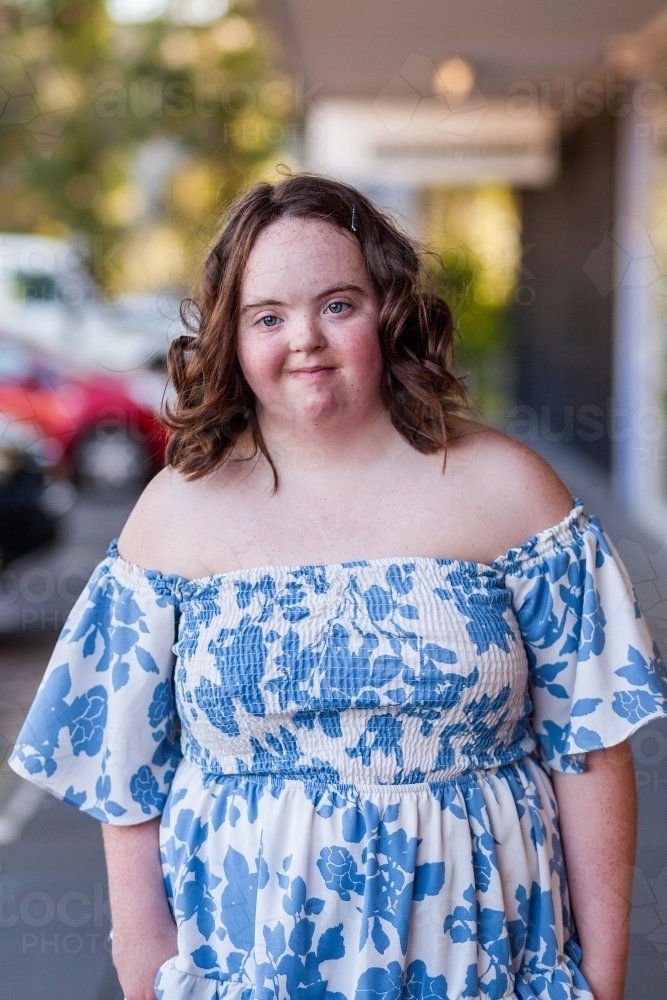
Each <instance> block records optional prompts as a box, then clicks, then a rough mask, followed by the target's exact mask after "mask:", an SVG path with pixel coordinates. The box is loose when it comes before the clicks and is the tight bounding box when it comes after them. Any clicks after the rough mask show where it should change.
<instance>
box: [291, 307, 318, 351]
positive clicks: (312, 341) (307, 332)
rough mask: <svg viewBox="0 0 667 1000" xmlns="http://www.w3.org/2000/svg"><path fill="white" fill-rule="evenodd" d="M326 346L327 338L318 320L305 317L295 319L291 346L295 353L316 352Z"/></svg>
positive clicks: (312, 317) (308, 316) (309, 316)
mask: <svg viewBox="0 0 667 1000" xmlns="http://www.w3.org/2000/svg"><path fill="white" fill-rule="evenodd" d="M325 344H326V337H325V335H324V331H323V330H322V326H321V324H320V323H319V322H318V320H317V318H316V317H314V316H311V315H304V316H300V317H298V318H295V322H294V325H293V326H292V331H291V337H290V346H291V348H292V350H293V351H316V350H318V349H319V348H321V347H324V346H325Z"/></svg>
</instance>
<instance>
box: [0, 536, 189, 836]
mask: <svg viewBox="0 0 667 1000" xmlns="http://www.w3.org/2000/svg"><path fill="white" fill-rule="evenodd" d="M154 576H155V577H156V579H154V580H152V579H151V574H149V573H144V572H143V571H142V570H140V569H139V568H138V567H136V566H132V564H130V563H126V562H124V560H122V559H121V558H120V557H119V556H118V555H117V550H115V549H114V547H113V546H112V548H111V549H110V552H109V556H108V557H107V559H106V560H105V561H104V562H102V563H100V565H99V566H98V567H97V569H96V570H95V572H94V573H93V575H92V577H91V579H90V581H89V583H88V584H87V586H86V588H85V589H84V591H83V593H82V594H81V596H80V597H79V599H78V601H77V602H76V604H75V605H74V607H73V609H72V611H71V613H70V615H69V617H68V619H67V621H66V623H65V627H64V628H63V631H62V633H61V635H60V637H59V639H58V642H57V643H56V646H55V649H54V651H53V655H52V656H51V659H50V661H49V664H48V667H47V669H46V673H45V675H44V678H43V680H42V682H41V684H40V687H39V689H38V691H37V695H36V696H35V700H34V702H33V704H32V707H31V708H30V710H29V712H28V715H27V718H26V720H25V723H24V725H23V728H22V729H21V732H20V734H19V738H18V741H17V743H16V746H15V748H14V750H13V753H12V755H11V757H10V760H9V764H10V766H11V767H12V768H13V769H14V771H16V772H17V774H19V775H21V776H22V777H24V778H27V779H28V781H31V782H33V783H34V784H36V785H38V786H39V787H41V788H44V789H45V790H47V791H49V792H51V793H53V794H54V795H56V796H57V797H58V798H60V799H63V800H64V801H65V802H68V803H70V804H71V805H74V806H76V807H77V808H79V809H81V810H83V812H86V813H88V814H89V815H91V816H94V817H95V818H96V819H100V820H104V821H106V822H108V823H113V824H118V825H130V824H133V823H141V822H144V821H145V820H148V819H151V818H153V817H154V816H157V815H159V814H160V813H161V812H162V810H163V808H164V806H165V802H166V798H167V793H168V791H169V787H170V785H171V781H172V779H173V776H174V770H175V767H176V765H177V763H178V761H179V759H180V756H181V752H180V744H179V738H178V718H177V715H176V711H175V705H174V693H173V668H174V654H173V646H174V643H175V624H176V600H175V597H174V595H173V594H172V593H170V591H169V588H168V587H167V586H165V585H164V584H165V582H166V581H167V580H168V578H165V577H159V574H154ZM158 578H159V579H158ZM160 583H161V584H162V585H161V586H160V585H159V584H160Z"/></svg>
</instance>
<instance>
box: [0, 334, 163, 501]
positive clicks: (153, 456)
mask: <svg viewBox="0 0 667 1000" xmlns="http://www.w3.org/2000/svg"><path fill="white" fill-rule="evenodd" d="M156 380H160V376H159V375H157V374H156V373H151V372H139V373H137V374H136V375H133V377H132V378H131V379H121V378H118V377H115V376H107V375H106V374H104V373H97V372H93V373H91V372H83V371H81V372H74V371H72V369H71V367H69V366H67V365H65V364H63V363H62V362H60V361H58V360H57V359H55V358H52V357H51V356H50V355H48V354H46V353H44V352H43V351H41V350H37V349H33V348H31V347H28V346H26V345H25V344H23V343H20V342H17V341H16V340H12V339H10V338H7V337H0V414H4V415H5V416H7V417H9V418H10V419H11V420H12V422H13V423H14V425H15V426H16V425H22V426H23V428H24V437H26V440H27V439H29V438H32V439H33V440H34V443H35V447H38V449H39V452H40V455H41V456H42V459H43V460H44V456H46V460H47V461H49V462H50V463H51V464H53V465H57V464H58V463H60V462H64V463H66V464H67V465H68V466H69V469H70V470H71V474H72V476H73V478H74V479H75V481H76V482H77V483H78V484H80V485H83V486H94V487H99V488H104V489H116V490H117V489H125V488H128V487H137V486H139V485H141V484H143V482H145V481H147V480H148V479H149V478H150V476H151V475H152V474H153V473H154V472H156V471H157V470H158V469H159V468H160V467H161V465H162V462H163V456H164V446H165V435H164V431H163V429H162V427H161V425H160V423H159V421H158V419H157V417H156V414H155V410H154V409H153V407H152V406H151V405H150V402H149V400H150V397H151V396H152V397H153V400H154V402H155V404H157V405H159V395H160V393H159V392H158V393H156V391H155V390H156ZM156 396H157V397H158V398H156ZM27 443H28V444H29V443H30V442H29V441H28V440H27Z"/></svg>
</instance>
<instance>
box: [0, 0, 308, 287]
mask: <svg viewBox="0 0 667 1000" xmlns="http://www.w3.org/2000/svg"><path fill="white" fill-rule="evenodd" d="M260 27H261V26H259V25H258V24H257V22H256V19H255V18H254V17H253V14H252V10H251V9H250V8H249V7H248V6H247V5H244V6H242V7H241V6H237V7H235V8H234V9H233V10H232V11H231V12H230V13H228V14H227V15H226V16H225V18H223V19H221V20H219V21H218V22H217V23H215V24H212V25H207V26H199V27H197V26H194V27H192V26H185V25H176V24H174V23H172V22H170V21H169V20H167V19H161V20H155V21H152V22H149V23H146V24H139V25H117V24H114V23H113V22H112V21H111V20H110V18H109V16H108V14H107V12H106V8H105V6H104V3H103V2H102V0H39V2H35V0H22V2H19V3H17V4H6V5H5V6H2V7H0V53H3V55H0V88H2V90H0V137H1V139H0V179H1V181H2V184H1V189H2V193H0V230H5V231H7V230H12V231H18V232H41V233H46V234H52V235H67V234H77V235H83V236H84V237H85V238H86V239H87V241H88V243H89V246H90V248H91V253H92V266H93V270H94V271H95V272H96V277H97V278H98V279H99V280H100V281H101V282H102V283H103V284H106V285H107V287H112V288H117V289H119V290H120V289H122V288H123V287H126V286H128V283H129V287H132V280H133V274H132V270H133V267H132V261H133V260H134V259H136V247H137V242H139V243H141V241H142V240H143V241H144V243H146V244H147V243H150V240H151V239H153V240H154V241H155V240H156V239H157V240H158V243H159V240H160V239H161V240H162V243H161V244H160V245H164V246H166V247H171V248H172V249H173V252H174V253H178V254H180V255H181V261H180V264H179V267H178V268H177V271H178V275H179V276H180V278H181V279H182V283H187V281H188V278H189V272H190V270H191V263H192V254H189V255H188V252H187V250H188V247H190V248H191V249H195V250H196V248H197V247H198V246H200V245H201V244H202V242H203V241H204V240H206V238H207V237H208V236H209V235H210V234H209V232H208V227H210V225H211V221H210V220H211V219H212V218H214V217H215V215H216V213H217V212H218V211H219V210H220V208H221V207H222V206H224V204H225V203H227V202H228V201H229V200H230V199H231V198H233V197H234V196H235V195H236V194H237V193H238V192H239V190H241V189H243V188H244V187H245V186H246V185H247V184H248V183H249V182H250V181H252V180H253V179H255V177H256V176H258V175H260V174H261V173H262V171H265V170H266V166H267V163H268V157H269V155H270V154H271V152H272V151H273V150H274V149H277V148H278V147H284V144H285V138H286V135H287V136H288V135H289V127H290V123H291V121H292V118H293V110H294V108H293V94H292V88H291V86H290V84H289V81H285V80H281V79H280V78H279V77H277V75H276V73H275V72H274V71H273V70H272V67H271V63H270V58H269V54H268V50H267V43H266V41H265V39H264V36H263V35H262V32H261V31H260V30H259V29H260ZM17 95H18V97H17ZM19 98H20V100H19ZM21 101H22V102H23V103H22V104H21V103H20V102H21ZM147 150H148V151H151V150H152V161H153V162H152V163H151V164H149V166H150V170H152V171H153V173H152V174H151V172H150V170H149V172H148V174H146V163H144V160H146V151H147ZM142 155H143V160H142ZM161 158H162V160H163V161H164V162H163V166H162V167H161V165H160V160H161ZM156 161H157V165H156ZM142 171H143V175H142ZM156 171H157V172H156ZM155 177H157V181H156V180H155ZM158 237H159V239H158ZM133 248H134V249H133ZM133 253H134V257H133V256H132V255H133ZM165 253H166V251H165ZM153 277H154V278H155V281H156V282H157V284H160V276H159V274H156V275H154V276H153ZM162 283H163V284H164V280H163V281H162Z"/></svg>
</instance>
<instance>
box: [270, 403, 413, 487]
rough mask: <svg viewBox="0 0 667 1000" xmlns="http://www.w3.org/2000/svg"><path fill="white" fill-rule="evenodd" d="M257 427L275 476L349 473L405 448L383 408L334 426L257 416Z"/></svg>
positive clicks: (405, 443)
mask: <svg viewBox="0 0 667 1000" xmlns="http://www.w3.org/2000/svg"><path fill="white" fill-rule="evenodd" d="M259 427H260V430H261V433H262V437H263V439H264V443H265V444H266V447H267V450H268V452H269V454H270V455H271V458H272V460H273V462H274V463H275V466H276V469H277V471H278V475H287V476H291V475H292V474H298V475H299V476H308V475H313V474H315V475H321V476H328V475H330V474H331V473H332V472H334V471H335V473H336V474H340V473H344V472H345V471H349V472H353V471H354V470H355V469H357V468H359V467H365V468H366V467H368V465H371V464H374V463H376V462H378V461H381V460H383V459H385V458H386V457H387V456H389V455H393V454H395V453H396V451H397V449H400V448H402V447H409V445H408V444H407V442H405V441H403V439H402V438H401V436H400V435H399V434H398V432H397V431H396V430H395V428H394V427H393V425H392V423H391V419H390V417H389V412H388V411H387V410H386V409H385V408H384V407H381V408H378V409H377V410H375V411H374V412H370V413H367V414H364V415H363V416H358V417H356V418H355V419H354V420H348V421H345V422H342V421H341V422H339V423H338V424H336V425H335V426H332V425H331V424H329V425H324V424H321V425H318V424H317V423H305V422H303V421H299V422H298V423H297V422H296V421H295V422H293V423H287V422H283V421H279V420H275V419H272V418H271V417H270V416H268V415H267V414H260V416H259Z"/></svg>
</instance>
